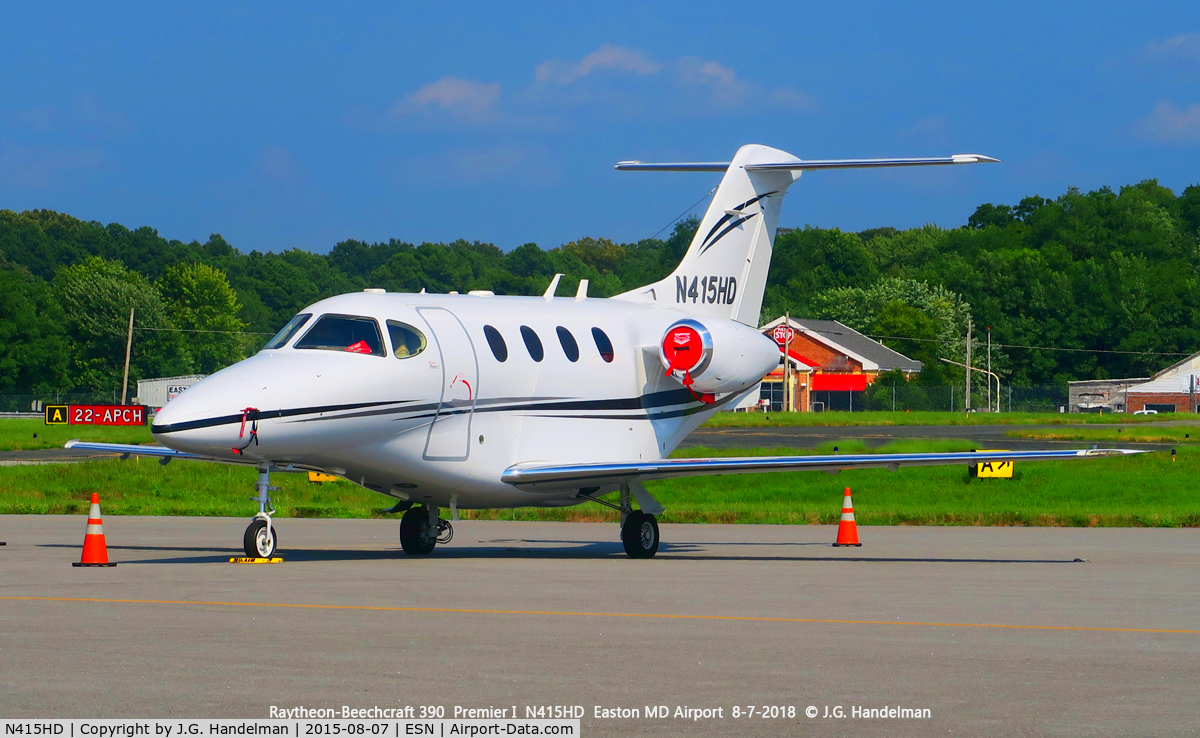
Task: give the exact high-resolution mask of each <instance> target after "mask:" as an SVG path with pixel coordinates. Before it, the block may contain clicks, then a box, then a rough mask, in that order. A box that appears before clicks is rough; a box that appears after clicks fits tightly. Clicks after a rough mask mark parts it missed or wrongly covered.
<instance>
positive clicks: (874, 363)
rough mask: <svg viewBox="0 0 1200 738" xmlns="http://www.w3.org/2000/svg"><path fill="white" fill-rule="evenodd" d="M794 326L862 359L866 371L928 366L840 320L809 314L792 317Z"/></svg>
mask: <svg viewBox="0 0 1200 738" xmlns="http://www.w3.org/2000/svg"><path fill="white" fill-rule="evenodd" d="M781 323H783V318H779V319H777V320H773V321H771V322H770V323H767V324H766V325H764V326H762V327H761V328H759V330H761V331H769V330H770V329H772V328H774V327H775V326H777V325H780V324H781ZM791 326H792V328H794V329H795V330H796V331H797V332H802V333H807V334H808V335H809V336H810V337H812V338H813V339H815V340H817V341H819V342H821V343H823V344H825V345H827V346H829V347H830V348H832V349H834V350H835V351H840V352H841V353H843V354H845V355H846V356H849V357H850V358H852V359H856V360H858V361H860V362H862V365H863V369H864V370H866V371H881V372H886V371H891V370H893V369H900V370H902V371H906V372H919V371H921V368H922V367H923V366H924V365H923V364H922V363H921V362H919V361H917V360H916V359H910V358H908V357H907V356H905V355H904V354H901V353H899V352H897V351H893V350H891V349H890V348H888V347H887V346H884V345H883V344H882V343H880V342H878V341H876V340H875V339H873V338H867V337H866V336H864V335H863V334H861V333H859V332H858V331H856V330H854V329H853V328H849V327H847V326H844V325H842V324H841V323H839V322H837V321H836V320H811V319H808V318H792V319H791Z"/></svg>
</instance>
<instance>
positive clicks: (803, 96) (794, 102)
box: [771, 87, 821, 112]
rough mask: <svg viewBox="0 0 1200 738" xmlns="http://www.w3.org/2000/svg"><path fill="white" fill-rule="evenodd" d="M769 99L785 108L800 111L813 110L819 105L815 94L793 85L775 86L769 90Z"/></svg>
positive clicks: (818, 107)
mask: <svg viewBox="0 0 1200 738" xmlns="http://www.w3.org/2000/svg"><path fill="white" fill-rule="evenodd" d="M771 101H772V102H773V103H775V105H776V106H778V107H781V108H784V109H786V110H798V111H801V112H813V111H816V110H818V109H820V107H821V103H820V101H818V100H817V98H816V96H815V95H813V94H811V93H808V92H805V91H804V90H797V89H796V88H794V87H776V88H775V89H774V90H771Z"/></svg>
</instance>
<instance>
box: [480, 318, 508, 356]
mask: <svg viewBox="0 0 1200 738" xmlns="http://www.w3.org/2000/svg"><path fill="white" fill-rule="evenodd" d="M483 336H484V338H486V339H487V342H488V346H489V347H490V348H491V349H492V356H495V357H496V361H499V362H505V361H508V345H507V344H505V343H504V336H502V335H500V331H498V330H496V329H495V328H493V327H491V326H490V325H485V326H484V327H483Z"/></svg>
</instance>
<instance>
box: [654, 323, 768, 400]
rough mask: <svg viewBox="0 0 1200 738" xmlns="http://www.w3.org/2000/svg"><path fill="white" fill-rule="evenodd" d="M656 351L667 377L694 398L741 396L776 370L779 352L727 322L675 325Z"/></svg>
mask: <svg viewBox="0 0 1200 738" xmlns="http://www.w3.org/2000/svg"><path fill="white" fill-rule="evenodd" d="M659 348H660V351H659V357H660V358H661V359H662V363H663V367H664V368H665V369H666V370H667V374H670V375H671V376H673V377H675V378H676V379H678V380H679V381H680V382H683V383H684V384H685V385H686V386H689V387H691V388H692V390H693V391H695V392H698V393H713V394H716V393H724V392H737V391H739V390H744V389H746V388H748V387H753V386H754V385H755V384H757V383H759V382H761V381H762V378H763V377H764V376H766V374H767V372H770V371H771V370H773V369H774V368H775V367H777V366H779V346H777V345H776V344H775V343H774V342H773V341H772V340H771V339H769V338H767V337H766V336H764V335H763V334H761V333H759V332H758V331H757V330H755V329H753V328H751V327H750V326H748V325H743V324H741V323H736V322H734V321H732V320H720V319H716V320H707V321H705V322H703V323H702V322H700V321H698V320H694V319H692V318H685V319H683V320H677V321H675V322H674V323H673V324H671V327H670V328H667V332H666V333H665V334H664V335H663V339H662V343H661V344H660V347H659Z"/></svg>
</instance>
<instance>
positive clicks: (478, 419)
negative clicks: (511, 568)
mask: <svg viewBox="0 0 1200 738" xmlns="http://www.w3.org/2000/svg"><path fill="white" fill-rule="evenodd" d="M994 161H997V160H996V159H992V158H990V157H986V156H980V155H976V154H962V155H955V156H949V157H938V158H922V159H850V160H809V161H802V160H800V159H797V158H796V157H795V156H792V155H791V154H788V153H786V152H783V151H779V150H778V149H772V148H768V147H766V146H757V145H750V146H743V147H742V148H741V149H739V150H738V152H737V154H736V155H735V156H734V158H733V161H731V162H721V163H678V164H645V163H642V162H621V163H619V164H617V166H616V168H617V169H619V170H622V171H690V172H724V176H723V178H722V179H721V184H720V186H719V187H718V188H717V190H716V194H715V195H714V197H713V201H712V204H711V205H710V206H709V208H708V211H707V212H706V213H705V215H704V219H703V220H702V221H701V222H700V227H699V229H698V230H697V231H696V237H695V239H694V240H693V241H692V244H691V247H690V248H689V249H688V252H687V255H686V256H685V257H684V258H683V261H682V262H681V263H680V265H679V267H678V268H677V269H676V270H675V271H674V272H673V273H672V274H671V275H670V276H668V277H667V278H666V279H663V280H662V281H660V282H656V283H654V284H651V285H647V286H645V287H640V288H638V289H635V290H632V291H630V292H626V293H624V294H621V295H617V296H616V297H613V298H610V299H595V298H589V297H588V296H587V283H586V281H584V282H581V284H580V287H579V292H578V294H576V295H575V296H574V297H558V296H556V294H555V289H556V287H557V286H558V280H559V278H558V276H556V277H555V278H554V281H553V283H552V284H551V285H550V288H549V289H548V290H547V291H546V294H545V295H543V296H540V297H500V296H495V295H493V294H492V293H491V292H470V293H468V294H465V295H459V294H455V293H450V294H448V295H434V294H426V293H425V292H424V291H422V292H421V293H420V294H411V293H386V292H384V291H383V290H379V289H368V290H365V291H364V292H361V293H354V294H347V295H339V296H337V297H331V298H329V299H326V300H321V301H320V302H317V303H315V304H313V305H310V306H309V307H307V308H305V309H304V310H303V311H302V312H301V313H300V314H299V315H297V316H296V317H294V318H292V320H291V321H289V322H288V324H287V325H286V326H284V327H283V329H282V330H280V331H279V333H278V334H277V335H276V336H275V337H274V338H273V339H272V340H271V342H270V343H268V344H267V345H266V347H265V348H264V349H263V350H262V351H260V352H259V353H258V354H256V355H255V356H252V357H250V358H248V359H246V360H244V361H241V362H238V363H237V364H234V365H233V366H230V367H228V368H226V369H223V370H221V371H219V372H217V373H216V374H213V375H212V376H210V377H208V378H206V379H204V380H203V381H201V382H200V383H199V384H196V385H195V386H193V387H191V388H190V389H189V390H188V391H187V392H185V393H183V394H181V395H179V396H178V397H176V398H175V399H174V400H172V401H171V402H169V403H168V404H167V405H166V406H165V407H163V408H162V410H161V411H159V413H158V414H157V415H156V416H155V418H154V420H153V424H152V425H151V432H152V433H153V435H154V438H155V440H156V441H158V442H159V443H161V444H162V447H161V448H159V447H148V446H136V445H123V444H104V443H83V442H80V441H72V442H70V443H68V444H67V446H68V447H74V448H84V449H97V450H106V451H114V452H119V453H122V454H125V455H140V456H158V457H161V459H162V463H164V464H165V463H167V462H169V461H170V460H172V459H188V460H198V461H213V462H221V463H232V464H246V465H252V466H256V467H257V468H258V482H257V490H258V497H257V502H258V508H259V509H258V513H257V514H256V515H255V516H254V518H253V519H252V521H251V523H250V526H249V527H248V528H247V529H246V532H245V536H244V538H243V543H244V545H245V550H246V554H247V556H258V557H268V556H271V555H272V554H273V553H275V550H276V547H277V545H278V542H279V536H278V533H277V531H276V527H275V525H274V524H273V523H272V519H271V514H272V513H273V512H274V509H273V508H272V506H271V499H270V492H272V491H273V490H275V489H276V488H275V487H272V486H271V483H270V474H271V473H272V472H291V471H320V472H324V473H328V474H333V475H337V476H338V477H343V478H345V479H348V480H350V481H352V482H354V483H356V484H359V485H361V486H363V487H366V488H367V489H370V490H373V491H375V492H379V493H381V494H384V495H388V496H390V497H391V498H393V499H394V500H396V504H395V506H394V507H393V508H392V511H394V512H400V511H405V512H404V517H403V518H402V520H401V522H400V543H401V545H402V547H403V548H404V550H405V551H406V552H408V553H409V554H418V555H419V554H429V553H430V552H432V551H433V550H434V546H435V545H436V544H437V543H446V542H448V541H449V540H450V538H451V536H452V535H453V529H452V527H451V524H450V521H448V520H445V519H443V518H442V517H441V511H442V510H443V509H445V508H447V507H448V508H450V510H451V511H452V513H453V514H452V515H451V518H452V519H457V513H458V510H460V509H478V508H513V507H530V506H532V507H559V506H566V505H579V504H584V503H593V504H601V505H605V506H608V507H611V508H613V509H616V510H619V511H620V514H621V541H622V543H623V544H624V547H625V551H626V552H627V553H628V554H629V555H630V556H632V557H634V558H649V557H651V556H653V555H654V554H655V553H656V552H657V551H658V546H659V530H658V522H657V518H656V516H657V515H659V514H661V513H662V511H663V508H662V506H661V505H659V504H658V502H657V501H655V499H654V498H653V497H652V496H651V495H650V493H649V492H647V491H646V489H645V488H644V487H643V486H642V483H643V482H645V481H647V480H654V479H666V478H670V477H683V476H691V475H704V474H740V473H752V472H778V471H799V470H821V471H826V472H831V473H836V472H838V471H840V470H842V469H855V468H885V469H889V470H891V471H896V470H897V469H898V468H899V467H901V466H922V465H941V464H968V463H975V462H979V461H981V460H991V461H1010V460H1017V459H1022V460H1028V459H1079V458H1087V457H1093V456H1107V455H1116V454H1123V453H1131V452H1126V451H1119V450H1096V449H1093V450H1086V451H1075V450H1058V451H1024V452H1003V453H992V454H989V455H987V456H986V457H984V456H983V455H982V454H976V453H933V454H874V455H839V456H787V457H766V458H763V457H753V458H719V459H668V456H669V455H670V453H671V452H672V451H673V450H674V449H675V448H676V447H677V446H678V445H679V443H680V442H681V441H683V439H684V438H685V437H686V436H687V435H688V434H689V433H690V432H691V431H693V430H694V429H695V428H696V427H697V426H699V425H700V424H701V423H703V422H704V421H705V420H706V419H707V418H709V417H710V416H712V415H713V414H714V413H716V412H718V411H720V410H723V409H729V408H732V407H734V406H735V405H736V404H737V403H739V402H740V401H742V400H743V399H745V398H746V396H747V395H748V394H750V393H752V392H756V391H757V388H758V384H759V382H760V381H761V380H762V378H763V376H764V375H765V374H767V373H768V372H769V371H771V370H772V369H773V368H775V367H776V366H777V365H778V363H779V357H780V351H779V347H778V346H777V345H776V344H775V343H774V342H773V341H771V339H769V338H767V337H766V336H764V335H762V334H761V333H759V332H758V330H757V329H756V326H757V324H758V319H759V310H760V308H761V307H762V299H763V290H764V287H765V284H766V279H767V269H768V267H769V266H770V263H771V249H772V244H773V243H774V240H775V229H776V226H777V225H778V222H779V210H780V205H781V204H782V203H783V196H784V194H785V193H786V192H787V189H788V187H789V186H791V185H792V184H793V183H794V182H796V180H798V179H799V178H800V175H801V173H802V172H804V171H805V170H822V169H843V168H861V167H903V166H923V165H938V164H948V165H949V164H976V163H980V162H994ZM613 492H616V493H618V495H617V497H616V498H615V500H614V499H611V498H610V499H603V498H604V497H605V495H608V494H610V493H613ZM634 501H636V503H637V508H636V509H635V508H634V505H633V503H634Z"/></svg>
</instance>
